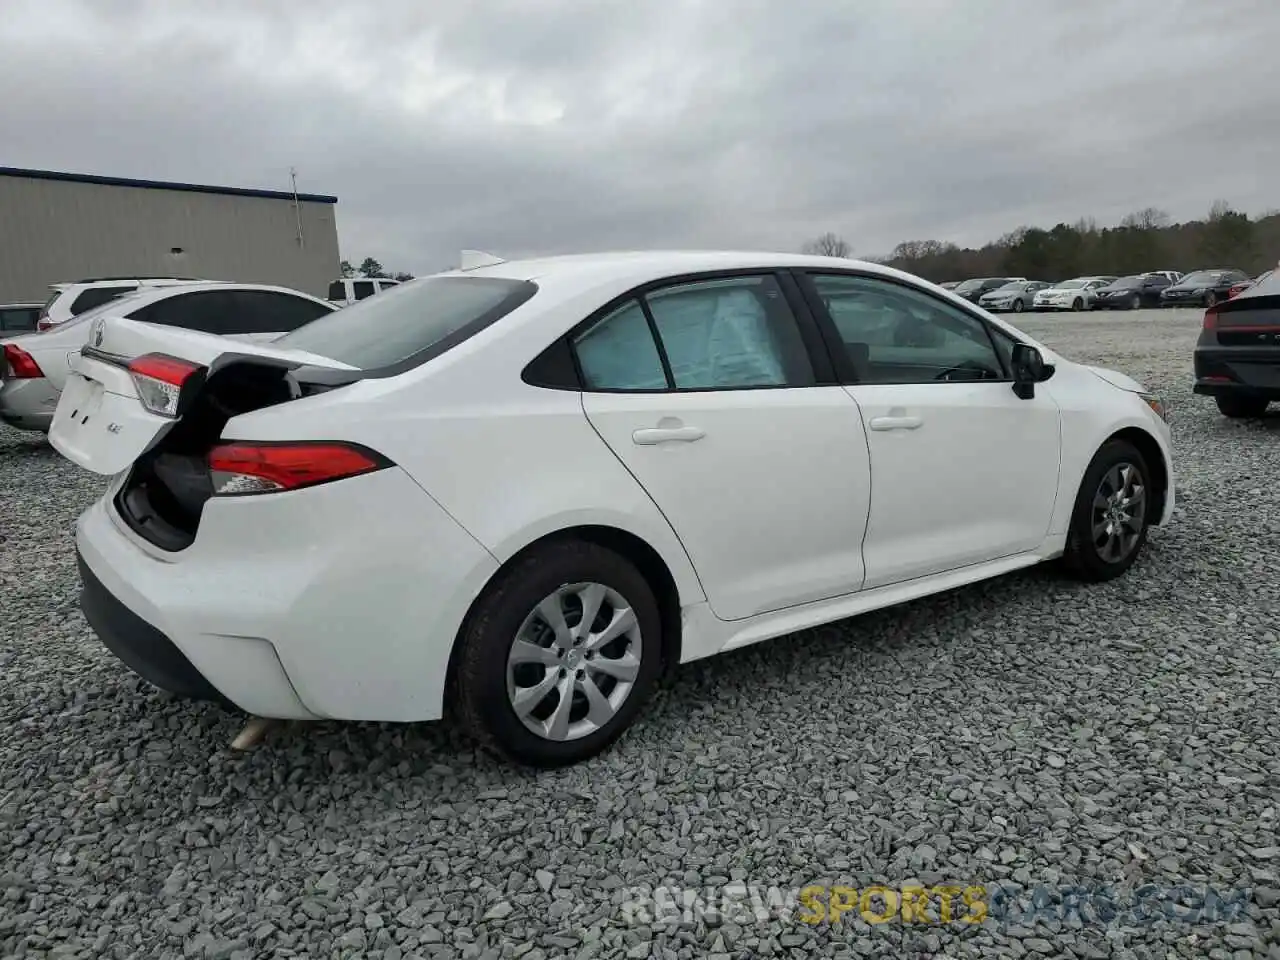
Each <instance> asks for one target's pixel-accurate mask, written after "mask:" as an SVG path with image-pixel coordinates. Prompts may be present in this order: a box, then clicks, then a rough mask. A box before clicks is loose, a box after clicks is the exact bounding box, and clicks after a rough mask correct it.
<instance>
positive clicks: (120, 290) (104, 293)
mask: <svg viewBox="0 0 1280 960" xmlns="http://www.w3.org/2000/svg"><path fill="white" fill-rule="evenodd" d="M137 289H138V288H137V286H136V285H135V286H129V287H92V288H90V289H88V290H86V291H84V293H82V294H80V296H78V297H76V298H75V300H74V301H72V303H71V315H72V316H73V317H78V316H80V314H82V313H84V312H85V311H86V310H92V309H93V308H94V307H100V306H102V305H103V304H104V303H110V302H111V301H112V300H114V299H116V298H117V297H119V296H122V295H123V294H126V293H132V292H133V291H134V290H137Z"/></svg>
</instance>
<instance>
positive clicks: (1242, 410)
mask: <svg viewBox="0 0 1280 960" xmlns="http://www.w3.org/2000/svg"><path fill="white" fill-rule="evenodd" d="M1213 399H1214V400H1215V401H1217V404H1218V412H1219V413H1221V414H1222V415H1223V416H1224V417H1231V418H1232V419H1233V420H1236V419H1243V418H1246V417H1260V416H1262V415H1263V414H1264V413H1266V412H1267V402H1268V401H1267V398H1266V397H1251V396H1248V395H1244V396H1239V395H1224V396H1220V397H1214V398H1213Z"/></svg>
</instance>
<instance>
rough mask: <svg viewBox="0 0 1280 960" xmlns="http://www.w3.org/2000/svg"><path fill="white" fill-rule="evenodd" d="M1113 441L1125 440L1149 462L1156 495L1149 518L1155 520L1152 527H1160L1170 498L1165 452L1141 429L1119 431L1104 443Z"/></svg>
mask: <svg viewBox="0 0 1280 960" xmlns="http://www.w3.org/2000/svg"><path fill="white" fill-rule="evenodd" d="M1112 440H1124V441H1126V442H1127V443H1131V444H1133V446H1134V447H1135V448H1137V451H1138V452H1139V453H1140V454H1142V459H1143V460H1145V461H1146V462H1147V468H1148V469H1149V470H1150V471H1151V483H1152V486H1154V487H1155V495H1154V496H1153V497H1152V498H1151V499H1152V510H1151V511H1150V513H1149V516H1151V517H1154V519H1153V520H1151V521H1150V523H1151V525H1152V526H1159V525H1160V520H1161V518H1162V517H1164V505H1165V502H1166V500H1167V499H1168V497H1169V464H1168V462H1167V461H1166V460H1165V456H1164V450H1163V449H1162V448H1161V446H1160V444H1159V442H1157V440H1156V438H1155V437H1153V436H1152V435H1151V434H1150V433H1148V432H1147V431H1146V430H1143V429H1141V428H1140V427H1125V428H1124V429H1122V430H1117V431H1116V432H1115V433H1113V434H1111V436H1109V437H1107V439H1106V440H1105V441H1103V442H1104V443H1110V442H1111V441H1112Z"/></svg>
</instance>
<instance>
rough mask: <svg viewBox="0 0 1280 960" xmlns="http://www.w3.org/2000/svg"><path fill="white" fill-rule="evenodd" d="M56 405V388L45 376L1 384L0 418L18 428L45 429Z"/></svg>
mask: <svg viewBox="0 0 1280 960" xmlns="http://www.w3.org/2000/svg"><path fill="white" fill-rule="evenodd" d="M57 407H58V390H57V388H56V387H55V386H54V385H53V384H52V383H51V382H50V381H49V380H48V379H47V378H45V377H37V378H34V379H30V380H5V381H4V383H3V384H0V420H2V421H4V422H5V423H7V424H8V425H9V426H11V427H15V428H17V429H18V430H39V431H42V432H44V433H48V432H49V425H50V424H52V423H53V412H54V410H56V409H57Z"/></svg>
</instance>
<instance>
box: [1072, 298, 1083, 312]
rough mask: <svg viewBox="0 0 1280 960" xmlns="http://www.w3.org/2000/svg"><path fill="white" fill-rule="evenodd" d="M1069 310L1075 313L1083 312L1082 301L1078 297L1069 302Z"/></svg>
mask: <svg viewBox="0 0 1280 960" xmlns="http://www.w3.org/2000/svg"><path fill="white" fill-rule="evenodd" d="M1071 309H1072V310H1076V311H1079V310H1083V309H1084V301H1083V300H1081V299H1080V298H1079V297H1076V298H1075V299H1074V300H1072V301H1071Z"/></svg>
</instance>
